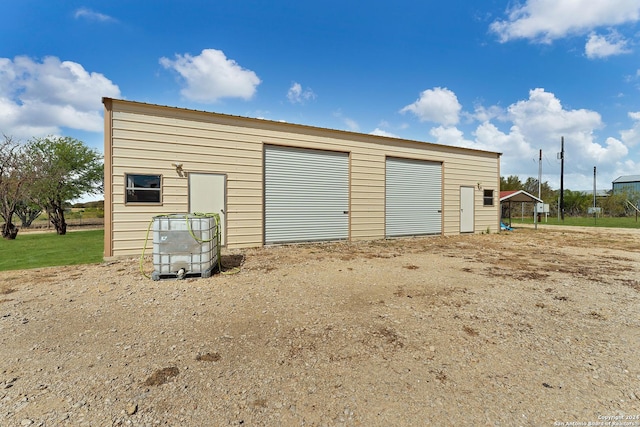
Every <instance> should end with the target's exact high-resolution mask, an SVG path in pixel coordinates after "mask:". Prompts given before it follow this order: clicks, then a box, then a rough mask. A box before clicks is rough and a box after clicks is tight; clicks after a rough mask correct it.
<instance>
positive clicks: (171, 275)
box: [151, 265, 218, 280]
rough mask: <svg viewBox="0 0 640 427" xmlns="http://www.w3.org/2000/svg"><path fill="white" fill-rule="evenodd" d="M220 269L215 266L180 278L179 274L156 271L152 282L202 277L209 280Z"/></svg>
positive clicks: (152, 276)
mask: <svg viewBox="0 0 640 427" xmlns="http://www.w3.org/2000/svg"><path fill="white" fill-rule="evenodd" d="M217 268H218V266H217V265H213V266H211V267H210V268H208V269H206V270H204V271H200V272H187V273H185V274H183V275H182V276H178V274H177V273H160V272H159V271H154V272H153V273H151V279H152V280H161V279H175V280H182V279H187V278H191V277H201V278H203V279H207V278H209V277H211V276H212V275H213V272H214V271H215V270H216V269H217Z"/></svg>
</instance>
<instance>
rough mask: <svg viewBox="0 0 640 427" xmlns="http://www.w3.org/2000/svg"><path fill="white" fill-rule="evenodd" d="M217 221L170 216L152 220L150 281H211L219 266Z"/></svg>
mask: <svg viewBox="0 0 640 427" xmlns="http://www.w3.org/2000/svg"><path fill="white" fill-rule="evenodd" d="M218 218H219V217H217V215H216V214H172V215H159V216H155V217H153V268H154V271H153V273H152V275H151V278H152V279H153V280H160V279H162V278H176V279H183V278H185V277H193V276H196V277H211V274H212V273H213V270H214V269H215V268H216V266H217V264H218V256H219V252H218V245H219V240H220V238H219V234H218V224H219V219H218Z"/></svg>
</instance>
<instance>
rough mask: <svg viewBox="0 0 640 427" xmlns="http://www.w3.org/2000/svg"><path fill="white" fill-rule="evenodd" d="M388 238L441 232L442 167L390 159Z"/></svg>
mask: <svg viewBox="0 0 640 427" xmlns="http://www.w3.org/2000/svg"><path fill="white" fill-rule="evenodd" d="M385 203H386V217H385V230H386V231H385V234H386V236H387V237H394V236H414V235H420V234H439V233H441V232H442V165H441V164H440V163H436V162H426V161H420V160H408V159H396V158H387V166H386V196H385Z"/></svg>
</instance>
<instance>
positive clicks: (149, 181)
mask: <svg viewBox="0 0 640 427" xmlns="http://www.w3.org/2000/svg"><path fill="white" fill-rule="evenodd" d="M125 179H126V182H127V184H126V185H127V188H126V200H125V201H126V203H160V202H161V200H162V187H161V185H160V183H161V179H162V176H161V175H133V174H127V175H126V176H125Z"/></svg>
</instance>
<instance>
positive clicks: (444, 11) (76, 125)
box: [0, 0, 640, 190]
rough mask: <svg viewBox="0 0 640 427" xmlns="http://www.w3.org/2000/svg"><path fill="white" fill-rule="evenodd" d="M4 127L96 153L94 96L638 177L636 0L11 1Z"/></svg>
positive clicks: (97, 105) (585, 174) (0, 44)
mask: <svg viewBox="0 0 640 427" xmlns="http://www.w3.org/2000/svg"><path fill="white" fill-rule="evenodd" d="M0 16H2V17H3V25H2V26H0V132H2V133H3V134H4V135H9V136H13V137H14V138H18V139H21V140H28V139H29V138H31V137H34V136H46V135H63V136H72V137H74V138H78V139H81V140H83V141H85V142H86V143H87V144H88V145H90V146H92V147H95V148H98V149H99V150H101V151H102V149H103V147H102V145H103V139H102V135H103V122H102V103H101V99H102V97H112V98H120V99H128V100H132V101H141V102H148V103H153V104H161V105H170V106H178V107H184V108H190V109H197V110H205V111H215V112H219V113H225V114H233V115H241V116H248V117H260V118H264V119H269V120H278V121H286V122H290V123H299V124H305V125H312V126H319V127H325V128H332V129H341V130H348V131H355V132H361V133H376V134H380V135H387V136H394V137H400V138H405V139H413V140H418V141H427V142H434V143H439V144H447V145H456V146H464V147H470V148H477V149H483V150H491V151H498V152H501V153H503V156H502V162H501V172H502V175H503V176H508V175H518V176H520V177H521V179H522V180H523V181H524V180H525V179H526V178H527V177H537V175H538V153H539V150H540V149H542V151H543V162H542V163H543V164H542V171H543V177H542V179H543V181H548V182H549V184H551V186H552V187H554V188H558V187H559V182H560V162H559V160H557V153H558V152H559V151H560V138H561V136H564V138H565V177H564V185H565V188H568V189H572V190H588V189H591V188H593V167H594V166H596V167H597V168H598V184H597V186H598V188H599V189H609V188H611V181H612V180H613V179H615V178H617V177H618V176H620V175H630V174H640V24H639V21H640V2H638V0H521V1H519V2H515V1H513V2H511V1H503V0H486V1H482V2H479V1H477V0H449V1H446V2H434V1H430V2H420V1H415V0H414V1H405V0H395V1H393V2H391V1H385V2H383V1H379V0H371V1H369V2H367V3H366V4H365V3H362V2H345V1H344V0H341V1H336V0H327V1H323V2H313V1H300V0H291V1H289V0H287V1H273V2H263V1H242V0H229V1H213V0H211V1H206V0H199V1H196V0H181V1H170V0H164V1H160V0H157V1H142V0H139V1H122V0H111V1H108V2H105V1H73V0H70V1H64V2H52V1H49V0H21V1H2V2H1V4H0Z"/></svg>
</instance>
